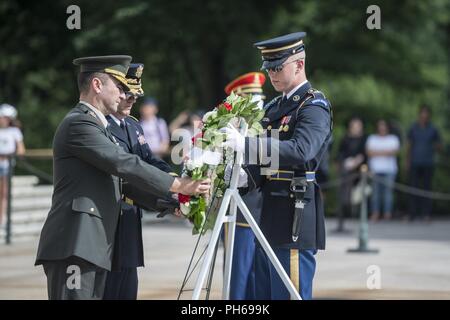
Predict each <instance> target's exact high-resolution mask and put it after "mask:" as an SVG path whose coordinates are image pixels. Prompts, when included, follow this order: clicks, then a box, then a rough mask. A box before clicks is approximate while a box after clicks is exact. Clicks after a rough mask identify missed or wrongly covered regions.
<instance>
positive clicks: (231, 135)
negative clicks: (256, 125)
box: [220, 124, 245, 152]
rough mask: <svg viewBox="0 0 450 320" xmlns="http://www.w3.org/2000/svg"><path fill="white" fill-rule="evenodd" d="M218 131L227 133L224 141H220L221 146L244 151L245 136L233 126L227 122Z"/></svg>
mask: <svg viewBox="0 0 450 320" xmlns="http://www.w3.org/2000/svg"><path fill="white" fill-rule="evenodd" d="M220 131H221V132H223V133H226V135H227V138H226V140H225V142H223V143H222V147H227V148H231V149H233V150H234V151H237V152H244V151H245V137H244V136H242V135H241V134H240V133H239V131H237V130H236V128H235V127H233V126H232V125H231V124H228V126H227V127H226V128H222V129H220Z"/></svg>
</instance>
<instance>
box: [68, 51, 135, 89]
mask: <svg viewBox="0 0 450 320" xmlns="http://www.w3.org/2000/svg"><path fill="white" fill-rule="evenodd" d="M130 62H131V56H126V55H111V56H95V57H83V58H77V59H75V60H73V64H74V65H76V66H80V73H81V72H102V73H107V74H109V75H111V76H112V77H114V78H116V79H117V80H119V81H120V82H121V83H122V84H123V85H124V86H125V88H126V89H128V83H127V79H126V74H127V72H128V67H129V66H130Z"/></svg>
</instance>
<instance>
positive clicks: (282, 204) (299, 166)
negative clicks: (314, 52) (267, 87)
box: [225, 32, 332, 299]
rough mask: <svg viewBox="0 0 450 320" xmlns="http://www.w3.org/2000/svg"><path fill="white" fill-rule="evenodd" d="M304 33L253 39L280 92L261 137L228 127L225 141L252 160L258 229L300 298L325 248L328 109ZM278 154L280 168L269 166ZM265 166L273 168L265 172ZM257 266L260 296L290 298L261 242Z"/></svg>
mask: <svg viewBox="0 0 450 320" xmlns="http://www.w3.org/2000/svg"><path fill="white" fill-rule="evenodd" d="M305 35H306V34H305V33H304V32H297V33H292V34H288V35H284V36H280V37H276V38H274V39H270V40H266V41H261V42H258V43H255V46H256V47H257V48H258V49H259V50H261V53H262V60H263V65H262V69H264V70H266V71H267V73H268V75H269V78H270V82H271V83H272V85H273V87H274V88H275V90H276V91H278V92H280V93H282V95H280V96H278V97H276V98H275V99H273V100H272V101H271V102H269V103H268V104H267V105H265V107H264V108H265V110H266V114H265V116H264V118H263V119H262V121H261V123H262V125H263V128H264V129H265V130H266V136H260V137H257V138H254V139H252V138H244V137H242V136H241V135H240V134H239V132H238V131H237V130H234V129H231V128H229V129H228V130H227V133H228V135H227V141H226V142H225V145H226V146H229V147H232V148H233V149H235V150H240V151H243V152H245V157H246V162H247V163H249V162H250V159H256V162H257V163H256V165H253V166H252V165H250V166H248V167H247V172H248V173H249V176H250V178H251V179H249V184H250V187H251V184H252V183H253V185H254V186H253V187H257V186H259V187H260V188H261V190H262V193H263V204H262V214H261V221H260V226H261V230H262V232H263V234H264V236H265V237H266V238H267V240H268V242H269V243H270V245H271V247H272V248H273V250H274V252H275V254H276V255H277V257H278V259H279V261H280V262H281V264H282V265H283V267H284V269H285V270H286V272H287V274H288V275H289V276H290V279H291V281H292V282H293V284H294V286H295V287H296V288H297V290H298V292H299V293H300V295H301V297H302V298H303V299H311V298H312V281H313V277H314V273H315V267H316V262H315V257H314V255H315V253H316V252H317V250H319V249H324V248H325V225H324V212H323V202H322V198H321V195H320V189H319V185H318V184H317V182H316V180H315V171H316V170H317V168H318V166H319V163H320V160H321V158H322V155H323V154H324V152H325V151H326V149H327V147H328V144H329V141H330V139H331V134H332V110H331V104H330V102H329V101H328V100H327V99H326V97H325V95H324V94H323V93H322V92H320V91H318V90H316V89H313V88H312V87H311V84H310V83H309V82H308V80H307V78H306V73H305V46H304V43H303V38H304V37H305ZM269 151H270V152H269ZM269 153H270V157H269V158H268V159H269V160H268V161H267V162H266V161H265V159H264V157H265V156H267V155H269ZM276 160H278V168H276V169H275V170H273V166H275V165H274V163H275V162H276ZM265 166H266V167H267V166H269V169H270V170H262V169H264V168H263V167H265ZM271 167H272V168H271ZM265 169H268V168H265ZM255 268H256V294H257V298H258V299H289V298H290V296H289V292H288V291H287V289H286V288H285V286H284V284H283V282H282V281H281V278H280V277H279V276H278V274H277V272H276V270H275V268H274V267H273V266H272V264H271V262H270V261H269V259H268V257H267V256H266V254H265V252H264V250H263V249H262V247H259V246H257V248H256V261H255Z"/></svg>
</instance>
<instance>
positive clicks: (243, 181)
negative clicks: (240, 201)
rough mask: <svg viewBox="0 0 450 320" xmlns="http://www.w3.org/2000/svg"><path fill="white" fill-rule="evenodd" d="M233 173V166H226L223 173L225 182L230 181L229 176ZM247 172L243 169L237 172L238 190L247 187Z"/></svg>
mask: <svg viewBox="0 0 450 320" xmlns="http://www.w3.org/2000/svg"><path fill="white" fill-rule="evenodd" d="M232 173H233V166H232V165H231V164H227V166H226V167H225V172H224V179H225V181H230V179H231V174H232ZM247 181H248V176H247V172H245V170H244V169H242V168H240V170H239V178H238V188H243V187H247V185H248V183H247Z"/></svg>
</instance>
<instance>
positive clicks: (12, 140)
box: [0, 104, 25, 225]
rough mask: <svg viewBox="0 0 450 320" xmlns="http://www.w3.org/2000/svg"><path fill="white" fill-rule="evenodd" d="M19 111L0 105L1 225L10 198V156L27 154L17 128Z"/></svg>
mask: <svg viewBox="0 0 450 320" xmlns="http://www.w3.org/2000/svg"><path fill="white" fill-rule="evenodd" d="M16 117H17V110H16V108H14V107H13V106H11V105H9V104H2V105H0V225H3V224H4V219H3V214H4V212H5V211H6V205H7V196H8V175H9V170H10V160H9V158H10V156H12V155H23V154H25V145H24V143H23V135H22V132H21V131H20V129H19V128H18V127H17V126H15V123H16V122H15V121H17V119H16Z"/></svg>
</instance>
